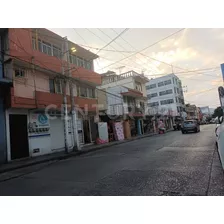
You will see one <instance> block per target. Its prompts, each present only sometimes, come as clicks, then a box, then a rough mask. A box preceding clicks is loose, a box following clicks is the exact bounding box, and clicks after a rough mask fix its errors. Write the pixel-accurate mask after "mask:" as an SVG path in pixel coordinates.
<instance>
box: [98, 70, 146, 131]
mask: <svg viewBox="0 0 224 224" xmlns="http://www.w3.org/2000/svg"><path fill="white" fill-rule="evenodd" d="M101 75H102V85H101V86H100V87H99V88H100V89H101V90H105V91H106V102H105V103H104V102H100V101H99V103H100V104H102V105H107V109H106V113H107V114H108V115H110V116H122V117H123V115H125V116H128V117H129V118H130V117H131V118H132V119H130V121H131V122H130V125H131V128H134V127H135V128H136V129H137V132H138V134H142V133H143V131H142V129H143V128H142V127H143V123H142V119H143V116H144V115H145V108H146V105H147V98H146V88H145V83H147V82H148V78H146V77H145V76H144V75H142V74H138V73H137V72H135V71H129V72H126V73H123V74H121V75H117V74H115V73H114V72H107V73H104V74H101Z"/></svg>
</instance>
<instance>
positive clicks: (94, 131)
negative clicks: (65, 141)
mask: <svg viewBox="0 0 224 224" xmlns="http://www.w3.org/2000/svg"><path fill="white" fill-rule="evenodd" d="M89 120H90V129H91V137H92V138H91V140H92V142H95V141H96V138H97V125H96V123H95V121H94V116H90V118H89Z"/></svg>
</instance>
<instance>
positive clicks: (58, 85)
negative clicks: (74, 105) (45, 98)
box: [54, 80, 62, 93]
mask: <svg viewBox="0 0 224 224" xmlns="http://www.w3.org/2000/svg"><path fill="white" fill-rule="evenodd" d="M54 84H55V93H62V86H61V81H60V80H55V81H54Z"/></svg>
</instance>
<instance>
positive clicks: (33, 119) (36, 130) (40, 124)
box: [28, 114, 50, 136]
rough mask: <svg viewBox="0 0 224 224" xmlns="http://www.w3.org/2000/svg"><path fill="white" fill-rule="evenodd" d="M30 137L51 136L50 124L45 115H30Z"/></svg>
mask: <svg viewBox="0 0 224 224" xmlns="http://www.w3.org/2000/svg"><path fill="white" fill-rule="evenodd" d="M28 129H29V136H39V135H41V136H42V135H49V130H50V123H49V119H48V117H47V115H45V114H30V122H29V127H28Z"/></svg>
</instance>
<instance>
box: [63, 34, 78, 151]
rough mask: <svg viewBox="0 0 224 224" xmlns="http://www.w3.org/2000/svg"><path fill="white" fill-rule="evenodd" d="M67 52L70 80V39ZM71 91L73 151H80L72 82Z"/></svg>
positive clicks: (66, 43) (70, 76) (66, 47)
mask: <svg viewBox="0 0 224 224" xmlns="http://www.w3.org/2000/svg"><path fill="white" fill-rule="evenodd" d="M65 52H66V55H67V58H66V59H67V60H66V61H67V65H68V72H69V74H68V76H69V78H72V70H71V68H70V62H69V47H68V39H67V37H65ZM69 91H70V99H71V113H72V130H73V137H74V138H73V139H74V148H73V150H80V144H79V136H78V130H77V113H76V110H75V97H74V85H73V83H72V81H71V80H70V82H69Z"/></svg>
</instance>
